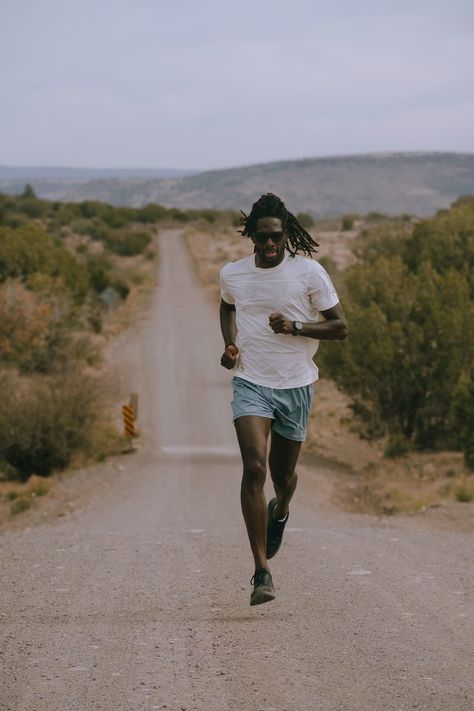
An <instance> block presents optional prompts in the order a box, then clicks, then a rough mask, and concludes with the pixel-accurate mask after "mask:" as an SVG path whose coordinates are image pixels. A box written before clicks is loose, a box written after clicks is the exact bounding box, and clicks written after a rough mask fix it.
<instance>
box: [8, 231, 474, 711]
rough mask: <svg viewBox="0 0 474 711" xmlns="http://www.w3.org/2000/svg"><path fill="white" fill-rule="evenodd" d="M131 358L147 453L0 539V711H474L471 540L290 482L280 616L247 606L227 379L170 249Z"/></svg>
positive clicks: (185, 272)
mask: <svg viewBox="0 0 474 711" xmlns="http://www.w3.org/2000/svg"><path fill="white" fill-rule="evenodd" d="M130 347H133V348H135V350H136V369H135V372H131V373H130V374H129V377H130V390H138V391H139V393H140V413H139V414H140V424H141V427H142V429H143V430H144V432H145V434H146V439H147V441H148V444H147V445H146V446H145V447H143V448H142V449H141V450H140V451H139V452H138V453H137V454H135V455H130V456H128V457H124V458H123V461H124V465H123V466H125V468H126V471H125V476H120V477H119V478H118V479H117V485H116V486H111V487H109V489H108V490H107V492H108V493H107V495H106V496H101V497H99V498H98V499H96V500H93V501H92V502H91V503H90V504H89V505H88V506H87V507H85V508H83V509H82V510H81V511H79V512H78V513H75V514H71V515H68V516H66V517H64V518H62V519H60V520H59V521H53V522H49V523H45V524H43V525H40V526H35V527H32V528H30V529H26V530H23V531H14V532H10V533H4V534H2V535H1V536H0V556H1V588H0V602H1V609H0V623H1V635H2V639H1V648H0V684H1V689H0V708H1V709H2V710H3V709H5V710H8V711H13V710H15V711H17V710H18V711H46V710H47V711H89V710H91V711H92V710H93V709H103V710H104V711H148V710H151V709H167V710H168V711H180V710H181V711H182V710H186V711H408V709H418V711H451V710H452V711H473V710H474V634H473V631H474V628H473V612H474V609H473V607H474V604H473V598H472V592H473V567H472V543H473V537H472V535H471V534H469V533H460V532H457V533H449V532H440V531H438V532H436V531H431V530H427V529H423V528H420V527H410V526H403V525H400V524H395V523H393V522H392V521H391V520H388V521H387V520H385V521H381V520H378V519H376V518H372V517H368V516H358V515H348V514H343V513H341V512H338V511H336V510H334V509H333V508H332V507H330V506H327V505H325V504H324V503H323V502H322V501H321V500H320V499H319V498H318V489H317V486H316V485H315V480H314V478H313V477H312V474H311V471H310V470H309V469H305V468H304V467H300V469H299V472H300V485H299V488H298V490H297V493H296V496H295V499H294V503H293V504H292V509H291V517H290V522H289V529H287V533H286V534H285V541H284V545H283V547H282V549H281V551H280V552H279V554H278V556H277V557H276V558H275V559H274V561H272V574H273V577H274V581H275V584H276V587H277V598H276V600H275V601H274V602H272V603H269V604H266V605H262V606H260V607H258V608H251V607H250V606H249V596H250V591H251V586H250V578H251V576H252V573H253V569H252V559H251V555H250V549H249V546H248V542H247V538H246V534H245V530H244V525H243V521H242V519H241V514H240V505H239V483H240V482H239V479H240V460H239V457H238V452H237V450H236V444H235V440H234V432H233V427H232V424H231V420H230V406H229V401H230V384H229V378H230V376H229V374H228V373H227V372H226V371H224V370H223V369H222V368H220V366H219V358H220V354H221V340H220V336H219V332H218V327H217V314H216V309H215V307H214V306H213V305H211V304H210V303H209V302H208V301H207V300H206V297H205V296H204V294H203V293H202V290H201V289H200V288H199V287H198V286H197V283H196V280H195V277H194V274H193V270H192V266H191V264H190V261H189V258H188V255H187V252H186V250H185V248H184V245H183V242H182V236H181V234H180V233H179V232H178V231H168V232H165V233H163V234H162V235H161V237H160V282H159V287H158V289H157V292H156V302H155V306H154V309H153V312H152V317H151V318H150V320H149V321H148V323H147V327H146V328H145V329H144V330H143V335H142V337H141V338H140V339H139V340H138V341H134V342H133V343H132V344H131V346H130ZM104 466H106V465H104ZM322 466H323V465H322ZM327 476H328V477H330V476H331V472H330V470H329V469H328V472H327ZM268 491H269V493H270V489H269V490H268Z"/></svg>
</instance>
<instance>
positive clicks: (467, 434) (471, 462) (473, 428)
mask: <svg viewBox="0 0 474 711" xmlns="http://www.w3.org/2000/svg"><path fill="white" fill-rule="evenodd" d="M451 417H452V425H453V429H454V431H455V432H456V439H457V441H458V442H459V444H460V445H461V447H462V450H463V452H464V461H465V463H466V466H467V467H469V469H474V365H471V367H470V369H469V370H467V371H466V372H464V373H461V375H460V377H459V380H458V382H457V384H456V387H455V388H454V393H453V398H452V403H451Z"/></svg>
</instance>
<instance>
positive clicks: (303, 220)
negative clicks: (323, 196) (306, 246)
mask: <svg viewBox="0 0 474 711" xmlns="http://www.w3.org/2000/svg"><path fill="white" fill-rule="evenodd" d="M296 217H297V219H298V222H299V223H300V224H301V225H302V226H303V227H304V228H305V230H309V229H311V227H314V219H313V217H312V216H311V215H310V214H309V212H298V214H297V215H296Z"/></svg>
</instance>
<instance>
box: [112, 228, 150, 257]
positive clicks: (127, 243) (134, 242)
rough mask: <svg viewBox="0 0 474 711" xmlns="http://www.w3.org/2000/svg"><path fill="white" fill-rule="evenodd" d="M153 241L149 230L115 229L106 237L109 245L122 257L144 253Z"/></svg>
mask: <svg viewBox="0 0 474 711" xmlns="http://www.w3.org/2000/svg"><path fill="white" fill-rule="evenodd" d="M150 242H151V237H150V235H149V234H148V232H135V231H134V230H122V231H115V232H111V233H110V234H108V235H107V236H106V238H105V243H106V245H107V247H108V248H109V249H110V250H111V251H112V252H114V253H115V254H118V255H120V256H121V257H132V256H135V255H136V254H142V253H143V252H144V251H145V249H146V248H147V247H148V245H149V244H150Z"/></svg>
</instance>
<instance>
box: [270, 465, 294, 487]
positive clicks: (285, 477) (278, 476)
mask: <svg viewBox="0 0 474 711" xmlns="http://www.w3.org/2000/svg"><path fill="white" fill-rule="evenodd" d="M270 473H271V477H272V481H273V483H274V484H276V485H277V486H279V487H280V488H281V489H289V488H291V487H294V486H296V482H297V479H298V476H297V474H296V472H295V468H294V467H282V466H281V465H280V466H278V465H275V464H274V465H273V466H271V465H270Z"/></svg>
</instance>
